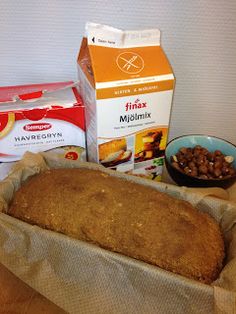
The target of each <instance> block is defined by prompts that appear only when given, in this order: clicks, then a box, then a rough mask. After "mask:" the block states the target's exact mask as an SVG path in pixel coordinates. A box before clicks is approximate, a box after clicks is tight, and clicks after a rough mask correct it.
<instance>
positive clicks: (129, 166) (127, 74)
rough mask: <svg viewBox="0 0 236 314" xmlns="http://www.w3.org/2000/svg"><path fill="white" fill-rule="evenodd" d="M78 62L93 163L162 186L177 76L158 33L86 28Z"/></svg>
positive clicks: (94, 25) (90, 25) (91, 24)
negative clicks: (158, 183) (156, 182)
mask: <svg viewBox="0 0 236 314" xmlns="http://www.w3.org/2000/svg"><path fill="white" fill-rule="evenodd" d="M86 31H87V37H86V38H83V41H82V44H81V48H80V53H79V56H78V75H79V80H80V88H81V93H82V96H83V99H84V102H85V112H86V113H85V114H86V121H87V122H86V124H87V145H88V146H87V147H88V159H89V161H93V162H97V163H100V164H102V165H103V166H105V167H107V168H112V169H117V170H119V171H121V172H127V173H133V174H136V175H139V176H147V177H150V178H152V179H157V180H160V178H161V173H162V165H163V157H164V151H165V146H166V142H167V136H168V128H169V119H170V111H171V103H172V96H173V89H174V82H175V79H174V75H173V71H172V69H171V66H170V64H169V62H168V60H167V57H166V55H165V53H164V51H163V50H162V48H161V46H160V31H159V30H158V29H151V30H142V31H121V30H118V29H115V28H112V27H108V26H104V25H98V24H94V23H87V25H86Z"/></svg>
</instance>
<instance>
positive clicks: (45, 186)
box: [8, 168, 224, 283]
mask: <svg viewBox="0 0 236 314" xmlns="http://www.w3.org/2000/svg"><path fill="white" fill-rule="evenodd" d="M8 214H10V215H12V216H14V217H16V218H19V219H22V220H24V221H26V222H29V223H31V224H36V225H39V226H41V227H43V228H46V229H50V230H54V231H57V232H61V233H64V234H66V235H68V236H71V237H74V238H77V239H81V240H84V241H89V242H92V243H94V244H96V245H99V246H100V247H103V248H106V249H109V250H111V251H114V252H119V253H122V254H124V255H127V256H130V257H133V258H136V259H139V260H142V261H145V262H148V263H150V264H153V265H157V266H159V267H161V268H163V269H166V270H169V271H172V272H174V273H177V274H181V275H183V276H186V277H188V278H192V279H196V280H200V281H202V282H205V283H210V282H212V281H213V280H214V279H216V277H217V276H218V274H219V271H220V269H221V267H222V262H223V258H224V243H223V238H222V235H221V231H220V229H219V226H218V224H217V223H216V222H215V221H214V219H213V218H211V217H210V216H209V215H207V214H205V213H202V212H199V211H197V210H196V209H195V208H194V207H193V206H192V205H191V204H190V203H188V202H186V201H183V200H179V199H176V198H173V197H171V196H169V195H167V194H165V193H162V192H159V191H156V190H155V189H153V188H151V187H147V186H143V185H140V184H137V183H134V182H131V181H128V180H125V179H121V178H117V177H113V176H110V175H109V174H107V173H104V172H102V171H98V170H89V169H84V168H76V169H75V168H74V169H51V170H48V171H46V172H44V173H41V174H39V175H36V176H34V177H32V178H30V179H29V180H28V181H27V182H26V183H25V184H24V185H23V186H22V187H21V188H20V189H19V190H18V191H17V192H16V194H15V196H14V199H13V201H12V204H11V206H10V208H9V210H8Z"/></svg>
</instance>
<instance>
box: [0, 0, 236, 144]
mask: <svg viewBox="0 0 236 314" xmlns="http://www.w3.org/2000/svg"><path fill="white" fill-rule="evenodd" d="M86 21H93V22H98V23H106V24H110V25H112V26H114V27H119V28H123V29H125V28H127V29H138V28H149V27H151V28H153V27H158V28H159V29H160V30H161V31H162V46H163V47H164V49H165V51H166V54H167V55H168V58H169V60H170V63H171V64H172V67H173V69H174V73H175V76H176V90H175V96H174V102H173V110H172V118H171V129H170V135H169V138H170V139H171V138H173V137H175V136H178V135H181V134H186V133H208V134H212V135H216V136H220V137H224V138H226V139H228V140H230V141H232V142H234V143H235V144H236V121H235V120H236V57H235V55H236V0H226V1H224V0H198V1H195V0H172V1H171V0H147V1H144V0H136V1H124V0H118V1H115V0H110V1H109V0H101V1H98V0H97V1H95V0H91V1H86V0H0V85H2V86H6V85H16V84H25V83H40V82H50V81H61V80H68V79H74V80H75V79H76V77H77V73H76V57H77V53H78V50H79V46H80V40H81V37H82V35H83V32H84V24H85V22H86Z"/></svg>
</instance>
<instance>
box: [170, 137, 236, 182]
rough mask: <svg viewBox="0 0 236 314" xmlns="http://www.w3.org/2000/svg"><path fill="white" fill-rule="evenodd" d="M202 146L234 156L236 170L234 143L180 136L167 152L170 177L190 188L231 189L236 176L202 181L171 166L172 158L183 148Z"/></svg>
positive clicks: (212, 138) (173, 141)
mask: <svg viewBox="0 0 236 314" xmlns="http://www.w3.org/2000/svg"><path fill="white" fill-rule="evenodd" d="M196 145H201V146H202V147H205V148H206V149H208V151H210V152H214V151H215V150H220V151H221V152H222V153H223V154H224V155H226V156H233V158H234V161H233V163H232V165H233V167H234V168H235V169H236V146H235V145H233V144H232V143H230V142H228V141H226V140H224V139H221V138H218V137H215V136H208V135H201V134H190V135H183V136H179V137H177V138H175V139H173V140H171V141H170V142H169V143H168V144H167V146H166V150H165V164H166V168H167V171H168V173H169V175H170V177H171V178H172V179H173V180H174V181H175V182H176V183H177V184H178V185H184V186H190V187H222V188H228V187H230V186H231V185H232V184H233V183H234V182H235V180H236V174H235V175H233V176H231V177H228V178H222V179H200V178H196V177H191V176H189V175H187V174H185V173H182V172H181V171H179V170H178V169H176V168H174V167H173V166H172V165H171V156H173V155H175V154H176V153H177V152H178V151H179V149H180V148H181V147H191V148H193V147H195V146H196Z"/></svg>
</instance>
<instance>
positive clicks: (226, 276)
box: [0, 153, 236, 314]
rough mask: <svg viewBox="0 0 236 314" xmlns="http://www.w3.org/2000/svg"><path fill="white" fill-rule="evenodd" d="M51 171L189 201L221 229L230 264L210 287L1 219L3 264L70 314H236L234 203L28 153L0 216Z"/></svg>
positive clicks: (10, 182) (9, 184)
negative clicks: (123, 182)
mask: <svg viewBox="0 0 236 314" xmlns="http://www.w3.org/2000/svg"><path fill="white" fill-rule="evenodd" d="M51 167H88V168H92V169H101V170H103V171H104V172H109V173H111V174H112V175H114V176H118V177H124V178H125V179H127V180H131V181H135V182H138V183H140V184H143V185H149V186H152V187H153V188H155V189H157V190H160V191H165V192H166V193H169V194H171V195H173V196H176V197H178V198H182V199H185V200H188V201H189V202H191V203H192V204H193V205H194V206H196V207H197V208H198V209H199V210H201V211H205V212H208V213H210V214H211V215H212V216H213V217H214V218H215V219H216V220H217V221H218V222H219V224H220V226H221V228H222V230H223V232H224V236H225V240H226V246H227V261H226V265H225V267H224V269H223V270H222V272H221V274H220V277H219V278H218V279H217V280H216V281H215V282H214V283H213V284H212V285H205V284H201V283H199V282H197V281H194V280H190V279H187V278H184V277H182V276H179V275H175V274H173V273H170V272H167V271H165V270H162V269H160V268H158V267H155V266H152V265H148V264H146V263H143V262H140V261H137V260H135V259H132V258H129V257H125V256H122V255H120V254H116V253H112V252H109V251H106V250H103V249H101V248H98V247H96V246H94V245H92V244H89V243H84V242H82V241H78V240H75V239H71V238H69V237H67V236H64V235H62V234H58V233H55V232H51V231H48V230H43V229H41V228H39V227H37V226H31V225H29V224H27V223H24V222H22V221H19V220H18V219H15V218H13V217H10V216H8V215H6V214H4V213H0V262H1V263H2V264H3V265H5V266H6V267H7V268H8V269H9V270H11V271H12V272H13V273H14V274H16V275H17V276H18V277H19V278H21V279H22V280H23V281H25V282H26V283H27V284H29V285H30V286H31V287H32V288H34V289H35V290H37V291H38V292H40V293H41V294H43V295H44V296H46V297H47V298H48V299H49V300H51V301H52V302H54V303H55V304H57V305H58V306H60V307H61V308H63V309H64V310H66V311H68V312H69V313H145V314H146V313H222V314H223V313H227V314H228V313H235V309H236V228H235V224H236V206H235V204H234V203H231V202H226V201H222V200H218V199H216V198H212V197H205V196H203V195H202V194H196V193H195V194H194V193H189V192H188V189H186V188H180V187H177V186H173V185H167V184H164V183H156V182H152V181H150V180H145V179H142V178H138V177H134V176H127V175H125V174H121V173H118V172H115V171H112V170H108V169H105V168H103V167H101V166H99V165H96V164H90V163H81V162H77V161H69V160H63V159H57V157H56V156H53V155H52V154H50V155H47V154H46V153H43V154H32V153H26V154H25V156H24V158H23V159H22V160H21V161H20V162H18V163H17V164H16V165H15V167H14V168H13V169H12V171H11V173H10V175H9V176H8V177H7V178H6V179H5V180H4V181H3V182H1V183H0V212H1V211H2V210H3V208H7V205H8V203H9V202H10V201H11V198H12V196H13V194H14V191H15V190H16V189H17V188H18V187H19V186H20V185H21V183H22V182H23V181H24V180H26V179H27V178H28V177H29V176H31V175H33V174H36V173H39V172H41V171H43V170H45V169H47V168H51ZM55 201H56V200H55ZM65 210H66V209H65Z"/></svg>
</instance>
